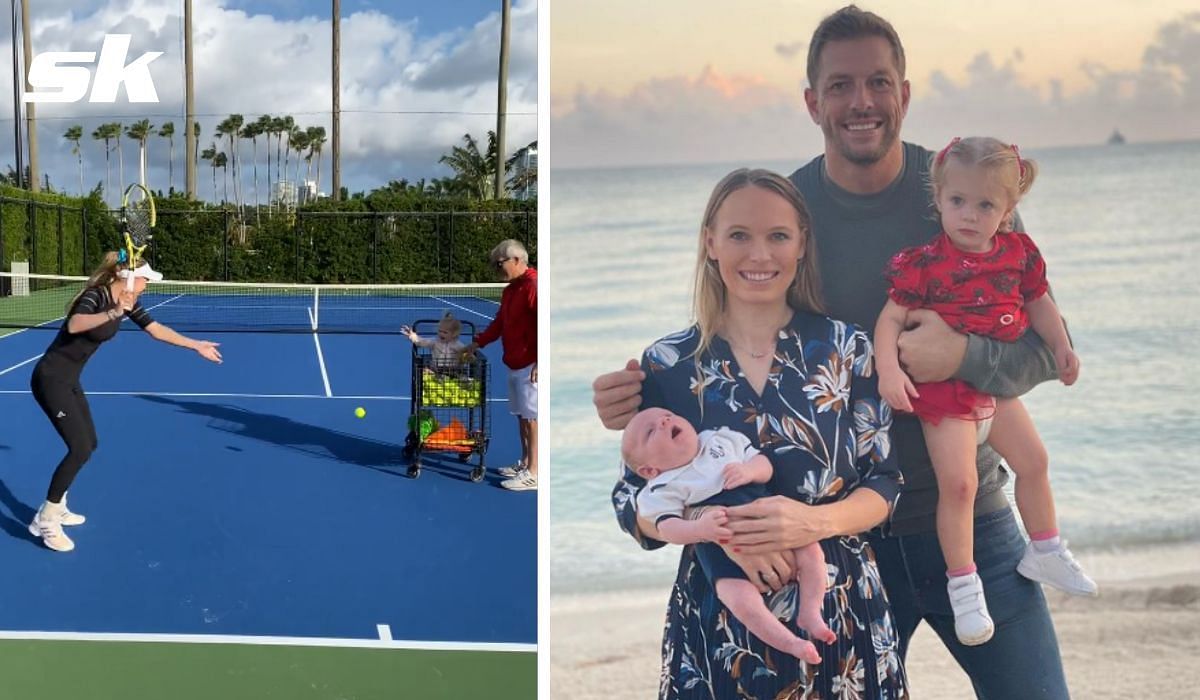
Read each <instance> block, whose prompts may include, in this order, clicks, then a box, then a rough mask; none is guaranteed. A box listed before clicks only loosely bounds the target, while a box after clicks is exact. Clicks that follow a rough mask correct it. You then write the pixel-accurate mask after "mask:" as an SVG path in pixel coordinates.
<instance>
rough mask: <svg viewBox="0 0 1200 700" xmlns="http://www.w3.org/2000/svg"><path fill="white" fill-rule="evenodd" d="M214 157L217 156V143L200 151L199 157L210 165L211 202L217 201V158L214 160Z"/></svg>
mask: <svg viewBox="0 0 1200 700" xmlns="http://www.w3.org/2000/svg"><path fill="white" fill-rule="evenodd" d="M216 158H217V144H215V143H214V144H211V145H210V146H209V147H208V148H206V149H204V150H203V151H201V152H200V159H201V160H207V161H208V164H209V165H211V166H212V177H213V196H212V201H213V202H216V201H217V160H216Z"/></svg>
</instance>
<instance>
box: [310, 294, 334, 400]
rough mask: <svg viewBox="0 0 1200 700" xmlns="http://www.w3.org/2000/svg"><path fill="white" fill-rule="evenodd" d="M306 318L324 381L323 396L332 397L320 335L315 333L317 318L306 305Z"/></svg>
mask: <svg viewBox="0 0 1200 700" xmlns="http://www.w3.org/2000/svg"><path fill="white" fill-rule="evenodd" d="M308 320H309V322H310V323H311V324H312V327H313V342H314V343H316V344H317V362H319V363H320V364H321V381H323V382H325V396H327V397H332V396H333V390H332V389H330V388H329V373H328V372H326V371H325V356H324V355H323V354H321V337H320V336H319V335H317V319H316V317H314V316H313V310H312V307H311V306H310V307H308Z"/></svg>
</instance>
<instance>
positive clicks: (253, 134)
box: [241, 121, 262, 215]
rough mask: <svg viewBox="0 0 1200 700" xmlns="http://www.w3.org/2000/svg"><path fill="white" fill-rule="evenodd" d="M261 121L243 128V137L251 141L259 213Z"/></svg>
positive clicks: (256, 207) (255, 203)
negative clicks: (259, 140) (259, 142)
mask: <svg viewBox="0 0 1200 700" xmlns="http://www.w3.org/2000/svg"><path fill="white" fill-rule="evenodd" d="M259 123H260V122H259V121H253V122H250V123H249V124H247V125H246V126H244V127H242V132H241V137H242V138H244V139H250V147H251V149H252V150H251V161H252V162H253V164H254V211H255V214H256V215H257V213H258V137H259V135H260V134H262V132H261V131H260V130H259Z"/></svg>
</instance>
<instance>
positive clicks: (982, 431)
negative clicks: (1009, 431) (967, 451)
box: [975, 416, 995, 445]
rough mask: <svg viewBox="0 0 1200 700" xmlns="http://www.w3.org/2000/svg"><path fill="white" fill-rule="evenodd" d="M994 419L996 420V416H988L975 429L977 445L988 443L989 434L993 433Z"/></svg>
mask: <svg viewBox="0 0 1200 700" xmlns="http://www.w3.org/2000/svg"><path fill="white" fill-rule="evenodd" d="M994 419H995V416H988V417H987V418H984V419H983V420H981V421H979V422H978V423H976V424H975V429H976V437H975V444H976V445H982V444H983V443H985V442H987V439H988V434H989V433H991V432H992V420H994Z"/></svg>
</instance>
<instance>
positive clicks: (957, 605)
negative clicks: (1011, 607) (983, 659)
mask: <svg viewBox="0 0 1200 700" xmlns="http://www.w3.org/2000/svg"><path fill="white" fill-rule="evenodd" d="M946 593H948V594H949V595H950V607H951V608H953V610H954V634H955V635H957V636H958V641H960V642H962V643H963V644H966V645H967V646H969V647H973V646H977V645H979V644H983V643H984V642H986V641H987V640H989V639H991V638H992V634H993V633H994V632H995V631H996V626H995V625H994V624H993V623H992V616H991V615H989V614H988V609H987V601H986V600H984V597H983V581H982V580H981V579H980V578H979V574H971V575H969V576H956V577H954V578H952V579H950V581H949V583H947V584H946Z"/></svg>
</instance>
